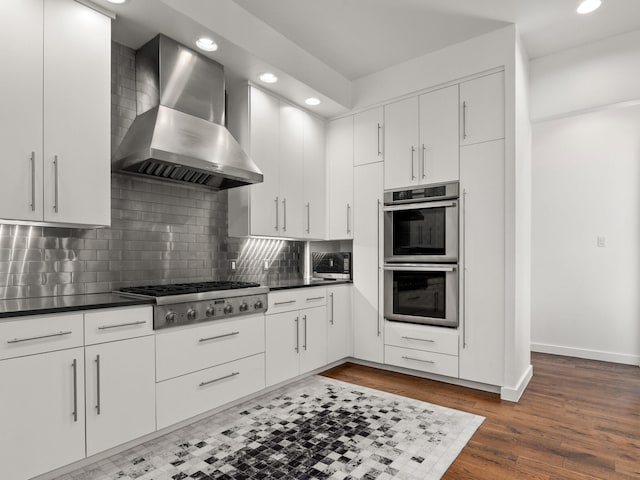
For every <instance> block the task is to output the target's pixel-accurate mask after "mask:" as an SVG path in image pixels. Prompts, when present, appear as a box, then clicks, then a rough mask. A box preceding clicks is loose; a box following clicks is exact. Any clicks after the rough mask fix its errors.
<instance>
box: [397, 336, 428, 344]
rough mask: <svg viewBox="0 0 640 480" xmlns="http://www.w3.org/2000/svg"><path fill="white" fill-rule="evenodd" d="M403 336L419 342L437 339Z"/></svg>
mask: <svg viewBox="0 0 640 480" xmlns="http://www.w3.org/2000/svg"><path fill="white" fill-rule="evenodd" d="M402 338H405V339H407V340H417V341H419V342H428V343H435V340H430V339H428V338H417V337H402Z"/></svg>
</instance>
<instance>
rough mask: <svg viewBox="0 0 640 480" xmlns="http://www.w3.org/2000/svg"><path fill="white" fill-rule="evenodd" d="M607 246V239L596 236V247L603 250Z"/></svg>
mask: <svg viewBox="0 0 640 480" xmlns="http://www.w3.org/2000/svg"><path fill="white" fill-rule="evenodd" d="M606 246H607V237H605V236H602V235H598V247H600V248H603V247H606Z"/></svg>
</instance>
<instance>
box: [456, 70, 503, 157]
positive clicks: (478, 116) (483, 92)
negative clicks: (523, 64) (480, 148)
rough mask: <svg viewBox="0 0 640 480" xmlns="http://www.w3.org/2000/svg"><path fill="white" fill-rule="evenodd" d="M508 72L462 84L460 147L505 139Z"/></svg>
mask: <svg viewBox="0 0 640 480" xmlns="http://www.w3.org/2000/svg"><path fill="white" fill-rule="evenodd" d="M504 108H505V106H504V72H498V73H493V74H491V75H486V76H484V77H479V78H476V79H473V80H469V81H468V82H464V83H461V84H460V123H461V125H460V145H461V146H464V145H472V144H474V143H480V142H488V141H491V140H498V139H501V138H504V131H505V130H504Z"/></svg>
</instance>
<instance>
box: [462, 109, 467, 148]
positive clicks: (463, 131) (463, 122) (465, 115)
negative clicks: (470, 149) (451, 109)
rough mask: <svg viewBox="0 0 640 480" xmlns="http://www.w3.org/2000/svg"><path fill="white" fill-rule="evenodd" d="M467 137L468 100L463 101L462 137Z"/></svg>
mask: <svg viewBox="0 0 640 480" xmlns="http://www.w3.org/2000/svg"><path fill="white" fill-rule="evenodd" d="M466 138H467V102H462V139H463V140H464V139H466Z"/></svg>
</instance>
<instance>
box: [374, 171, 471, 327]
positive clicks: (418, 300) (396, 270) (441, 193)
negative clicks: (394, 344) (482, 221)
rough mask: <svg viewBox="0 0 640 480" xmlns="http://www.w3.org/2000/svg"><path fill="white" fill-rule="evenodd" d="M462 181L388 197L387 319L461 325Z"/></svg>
mask: <svg viewBox="0 0 640 480" xmlns="http://www.w3.org/2000/svg"><path fill="white" fill-rule="evenodd" d="M458 190H459V189H458V183H457V182H455V183H447V184H439V185H428V186H422V187H416V188H412V189H408V190H393V191H387V192H385V194H384V213H385V215H384V249H385V255H384V256H385V263H384V270H385V273H384V291H385V307H384V308H385V318H387V319H388V320H391V321H398V322H410V323H421V324H428V325H440V326H445V327H454V328H455V327H457V326H458V224H459V220H458V217H459V215H458Z"/></svg>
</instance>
